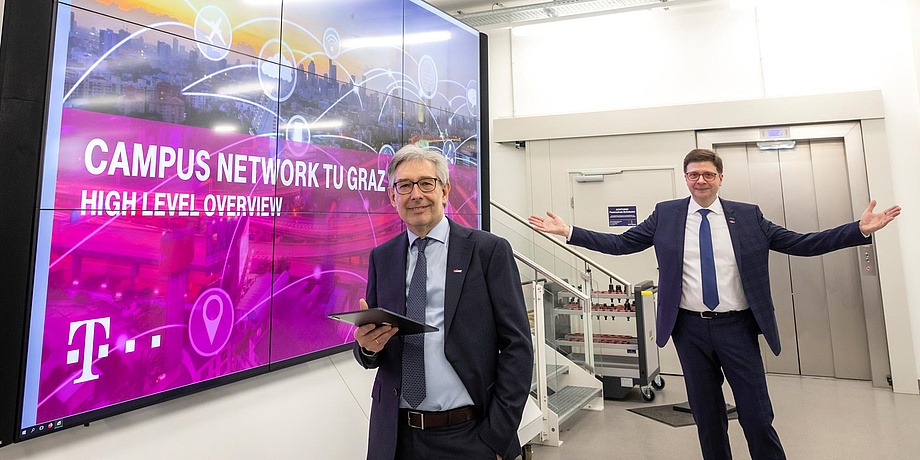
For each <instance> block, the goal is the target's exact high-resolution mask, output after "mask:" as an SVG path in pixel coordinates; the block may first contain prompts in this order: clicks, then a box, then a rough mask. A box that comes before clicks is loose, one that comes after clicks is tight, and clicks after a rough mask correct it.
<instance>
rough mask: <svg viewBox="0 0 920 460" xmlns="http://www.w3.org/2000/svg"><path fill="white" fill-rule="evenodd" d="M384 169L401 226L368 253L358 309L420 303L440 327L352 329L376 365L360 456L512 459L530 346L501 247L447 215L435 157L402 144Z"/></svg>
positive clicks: (409, 308) (517, 289)
mask: <svg viewBox="0 0 920 460" xmlns="http://www.w3.org/2000/svg"><path fill="white" fill-rule="evenodd" d="M387 176H388V179H389V181H390V184H391V187H390V188H389V189H388V190H387V193H388V194H389V197H390V201H391V203H392V204H393V206H394V207H395V208H396V210H397V211H398V212H399V216H400V217H401V218H402V220H403V221H404V222H405V223H406V227H407V230H408V231H407V232H406V233H400V234H399V235H398V236H396V237H395V238H393V239H391V240H389V241H387V242H386V243H383V244H382V245H380V246H378V247H377V248H375V249H374V250H373V251H371V255H370V266H369V267H368V276H367V300H366V302H365V300H363V299H362V300H361V302H360V303H361V308H367V307H368V306H371V307H382V308H387V309H390V310H392V311H394V312H396V313H399V314H405V315H407V316H409V317H413V312H415V311H416V310H418V311H417V312H416V314H420V315H421V317H419V319H422V320H423V321H424V322H425V323H427V324H430V325H432V326H435V327H437V328H438V331H437V332H430V333H427V334H417V335H412V336H404V335H398V336H397V335H395V334H396V332H397V331H398V329H396V328H391V327H390V326H387V325H383V326H380V327H375V326H374V325H373V324H368V325H365V326H362V327H360V328H358V329H356V330H355V334H354V335H355V340H356V343H355V348H354V354H355V357H356V359H357V360H358V362H359V363H361V365H362V366H364V367H365V368H368V369H370V368H377V369H378V370H377V378H376V379H375V380H374V386H373V391H372V395H371V396H372V399H373V405H372V408H371V416H370V432H369V439H368V447H367V458H368V459H387V460H392V459H394V458H396V459H439V460H440V459H462V460H467V459H489V460H491V459H502V458H508V459H512V458H516V457H517V456H518V455H520V453H521V444H520V441H519V440H518V436H517V430H518V427H519V425H520V423H521V415H522V413H523V410H524V404H525V403H526V402H527V398H528V396H529V394H530V382H531V374H532V372H533V345H532V343H531V335H530V321H529V320H528V318H527V310H526V307H525V305H524V295H523V292H522V290H521V279H520V275H519V273H518V270H517V265H516V264H515V262H514V257H513V253H512V251H511V245H509V244H508V242H507V241H505V240H504V239H502V238H499V237H497V236H495V235H492V234H490V233H486V232H483V231H480V230H474V229H469V228H466V227H463V226H461V225H458V224H457V223H455V222H453V221H451V220H450V219H448V218H447V217H445V215H444V206H445V205H446V204H447V196H448V193H450V181H449V177H448V167H447V162H446V161H445V159H444V156H443V155H441V154H440V153H437V152H431V151H425V150H422V149H420V148H418V147H416V146H414V145H410V146H407V147H403V148H402V149H400V150H399V152H397V153H396V155H395V156H394V157H393V160H392V161H391V162H390V165H389V167H388V168H387ZM420 267H421V268H420ZM413 319H415V318H413Z"/></svg>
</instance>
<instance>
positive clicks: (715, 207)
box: [687, 196, 725, 216]
mask: <svg viewBox="0 0 920 460" xmlns="http://www.w3.org/2000/svg"><path fill="white" fill-rule="evenodd" d="M700 209H703V207H702V206H700V204H699V203H697V202H696V200H694V199H693V197H690V206H687V215H688V216H689V215H690V214H693V213H695V212H697V211H699V210H700ZM706 209H708V210H710V211H712V213H713V214H717V215H724V214H725V213H724V212H723V211H722V200H720V199H719V197H718V196H716V201H713V202H712V204H711V205H709V207H708V208H706Z"/></svg>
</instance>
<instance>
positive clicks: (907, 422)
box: [533, 375, 920, 460]
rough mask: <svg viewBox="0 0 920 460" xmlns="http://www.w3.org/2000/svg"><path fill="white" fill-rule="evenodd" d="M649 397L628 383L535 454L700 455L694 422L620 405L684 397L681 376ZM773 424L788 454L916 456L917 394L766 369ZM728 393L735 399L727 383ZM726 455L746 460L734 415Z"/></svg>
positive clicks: (541, 458) (549, 457)
mask: <svg viewBox="0 0 920 460" xmlns="http://www.w3.org/2000/svg"><path fill="white" fill-rule="evenodd" d="M664 378H665V383H666V386H665V388H664V389H663V390H661V391H659V392H656V398H655V400H654V401H652V402H651V403H645V402H643V401H642V399H641V397H640V395H639V391H638V389H634V390H633V391H632V392H631V393H630V394H629V395H628V396H627V397H626V398H625V399H624V400H622V401H606V403H605V405H604V410H603V411H596V412H595V411H587V410H582V411H579V413H577V414H575V415H574V416H572V417H571V418H570V419H569V420H567V421H566V423H564V424H563V425H562V431H561V433H560V439H562V441H563V444H562V446H560V447H548V446H540V445H534V446H533V458H534V459H537V460H554V459H559V460H580V459H597V458H603V459H668V460H672V459H673V460H679V459H699V458H702V457H701V455H700V453H699V444H698V441H697V437H696V427H695V426H687V427H681V428H671V427H670V426H668V425H665V424H664V423H661V422H657V421H654V420H651V419H649V418H646V417H643V416H641V415H638V414H634V413H632V412H628V411H627V410H626V409H629V408H632V407H637V406H642V405H645V404H655V405H658V404H674V403H679V402H683V401H685V400H686V395H687V393H686V391H685V389H684V382H683V379H682V378H680V377H677V376H667V375H666V376H664ZM767 383H768V385H769V386H770V395H771V397H772V399H773V409H774V412H775V413H776V420H775V422H774V426H775V427H776V431H777V432H778V433H779V436H780V439H781V440H782V442H783V446H784V447H785V449H786V456H787V457H788V458H789V459H918V458H920V396H915V395H901V394H894V393H892V392H891V391H890V390H885V389H875V388H872V385H871V383H870V382H861V381H853V380H835V379H824V378H811V377H798V376H781V375H770V376H768V377H767ZM724 390H725V393H726V400H727V401H728V402H729V403H731V402H732V401H733V399H732V396H731V390H729V389H728V385H726V386H725V387H724ZM728 432H729V437H730V438H731V446H732V454H733V455H734V458H736V459H747V458H750V455H749V454H748V452H747V444H746V443H745V440H744V433H743V432H742V430H741V425H739V424H738V421H737V420H733V421H730V422H729V427H728Z"/></svg>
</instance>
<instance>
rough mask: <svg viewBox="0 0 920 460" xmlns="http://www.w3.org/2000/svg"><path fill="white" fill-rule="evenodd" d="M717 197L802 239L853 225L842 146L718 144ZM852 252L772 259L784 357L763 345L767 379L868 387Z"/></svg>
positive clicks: (824, 143)
mask: <svg viewBox="0 0 920 460" xmlns="http://www.w3.org/2000/svg"><path fill="white" fill-rule="evenodd" d="M715 147H716V151H717V152H718V153H719V155H720V156H721V157H722V158H723V160H724V182H723V185H722V189H721V191H720V196H721V197H723V198H726V199H730V200H738V201H747V202H751V203H756V204H758V205H759V206H760V207H761V210H762V211H763V213H764V217H765V218H766V219H768V220H770V221H772V222H774V223H776V224H777V225H781V226H784V227H786V228H788V229H790V230H793V231H797V232H801V233H807V232H814V231H819V230H823V229H827V228H831V227H835V226H838V225H841V224H844V223H847V222H852V221H854V220H855V219H857V218H858V217H859V216H854V215H853V210H852V206H851V203H852V201H851V197H850V188H849V187H850V186H849V182H848V173H847V158H846V152H845V146H844V141H843V139H827V140H811V141H807V140H805V141H798V142H797V143H796V146H795V148H794V149H792V150H780V151H778V150H766V151H762V150H759V149H758V148H757V145H756V144H753V143H750V144H727V145H717V146H715ZM856 251H857V249H856V248H848V249H844V250H841V251H836V252H833V253H830V254H827V255H824V256H820V257H794V256H786V255H784V254H779V253H776V252H771V254H770V281H771V290H772V294H773V301H774V304H775V308H776V319H777V324H778V327H779V333H780V340H781V343H782V347H783V350H782V353H781V354H780V356H773V354H772V353H771V352H770V351H769V347H767V346H766V344H765V343H763V344H762V347H761V348H762V349H763V351H764V359H765V363H766V367H767V372H771V373H784V374H800V375H811V376H823V377H837V378H849V379H860V380H870V379H871V378H872V375H871V370H870V366H869V344H868V339H867V333H866V319H865V313H864V308H863V295H862V291H861V283H860V273H859V266H858V264H857V253H856Z"/></svg>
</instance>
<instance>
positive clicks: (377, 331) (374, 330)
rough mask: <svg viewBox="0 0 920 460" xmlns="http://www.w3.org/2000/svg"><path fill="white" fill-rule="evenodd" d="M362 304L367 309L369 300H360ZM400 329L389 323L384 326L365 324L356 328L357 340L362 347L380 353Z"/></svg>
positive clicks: (363, 308)
mask: <svg viewBox="0 0 920 460" xmlns="http://www.w3.org/2000/svg"><path fill="white" fill-rule="evenodd" d="M359 303H360V304H361V309H362V310H367V302H365V301H364V299H361V300H360V301H359ZM397 331H399V328H398V327H393V326H390V325H388V324H384V325H383V326H377V325H376V324H373V323H371V324H365V325H364V326H361V327H359V328H357V329H355V340H357V341H358V345H361V347H362V348H364V349H365V350H367V351H369V352H371V353H379V352H380V350H383V347H384V346H385V345H386V344H387V342H388V341H389V340H390V338H392V337H393V336H394V335H396V332H397Z"/></svg>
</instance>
